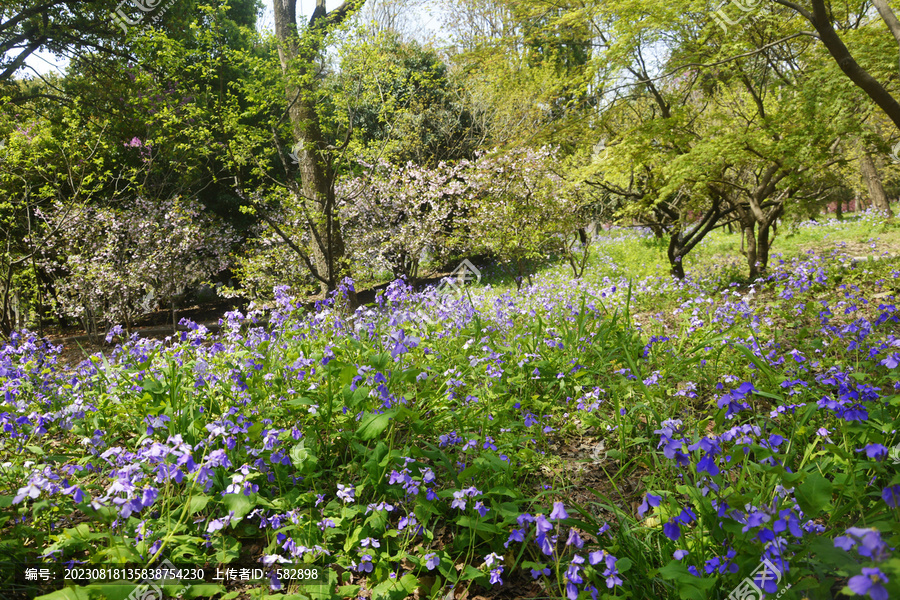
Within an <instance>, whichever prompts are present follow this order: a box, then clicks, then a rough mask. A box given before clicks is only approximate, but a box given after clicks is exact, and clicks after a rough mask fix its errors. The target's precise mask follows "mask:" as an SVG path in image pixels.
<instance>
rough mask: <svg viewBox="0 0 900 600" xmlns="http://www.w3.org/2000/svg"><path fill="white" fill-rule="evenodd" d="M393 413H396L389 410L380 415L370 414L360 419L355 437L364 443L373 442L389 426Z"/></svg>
mask: <svg viewBox="0 0 900 600" xmlns="http://www.w3.org/2000/svg"><path fill="white" fill-rule="evenodd" d="M395 412H396V411H393V410H389V411H387V412H383V413H381V414H380V415H376V414H372V413H369V414H367V415H366V416H364V417H363V418H362V421H361V422H360V424H359V428H358V429H357V430H356V435H357V436H359V438H360V439H362V440H365V441H368V440H374V439H375V438H377V437H378V436H380V435H381V434H382V433H384V430H385V429H387V426H388V425H390V423H391V418H393V416H394V414H395Z"/></svg>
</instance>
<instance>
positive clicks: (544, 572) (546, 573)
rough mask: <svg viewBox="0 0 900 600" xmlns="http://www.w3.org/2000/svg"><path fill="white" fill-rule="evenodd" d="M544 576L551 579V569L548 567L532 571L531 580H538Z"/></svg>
mask: <svg viewBox="0 0 900 600" xmlns="http://www.w3.org/2000/svg"><path fill="white" fill-rule="evenodd" d="M541 575H543V576H544V577H550V569H549V568H548V567H544V568H543V569H531V578H532V579H537V578H538V577H540V576H541Z"/></svg>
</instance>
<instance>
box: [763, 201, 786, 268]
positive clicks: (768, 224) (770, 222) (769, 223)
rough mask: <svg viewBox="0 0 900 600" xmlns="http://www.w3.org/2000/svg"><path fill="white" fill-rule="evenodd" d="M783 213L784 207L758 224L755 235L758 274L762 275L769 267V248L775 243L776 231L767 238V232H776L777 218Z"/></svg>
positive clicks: (777, 209)
mask: <svg viewBox="0 0 900 600" xmlns="http://www.w3.org/2000/svg"><path fill="white" fill-rule="evenodd" d="M783 212H784V205H781V206H779V207H777V208H776V209H774V210H773V211H772V212H771V214H769V215H768V216H767V218H766V220H765V221H764V222H763V223H760V224H759V232H758V233H757V235H756V262H757V263H759V267H758V268H757V273H758V274H763V273H765V272H766V269H767V268H768V266H769V248H770V247H771V245H772V242H773V241H775V235H777V231H773V235H772V237H771V238H770V237H769V230H770V229H772V230H776V227H777V223H778V218H779V217H781V215H782V213H783Z"/></svg>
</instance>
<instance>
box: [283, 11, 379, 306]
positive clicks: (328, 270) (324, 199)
mask: <svg viewBox="0 0 900 600" xmlns="http://www.w3.org/2000/svg"><path fill="white" fill-rule="evenodd" d="M273 5H274V9H275V11H274V12H275V36H276V37H277V38H278V56H279V59H280V62H281V69H282V73H283V74H284V78H285V99H286V100H287V106H288V116H289V118H290V120H291V129H292V132H293V137H294V141H295V142H296V144H295V146H294V150H295V152H296V157H297V162H298V164H299V172H300V179H301V186H300V189H299V193H298V196H299V197H298V198H297V200H298V202H300V203H301V204H302V205H303V206H304V207H306V209H307V210H306V211H305V214H307V215H308V226H309V234H310V242H311V253H310V254H311V258H312V264H313V265H314V267H315V270H316V271H317V273H315V275H317V279H319V284H320V289H321V291H322V292H323V293H325V292H329V291H333V290H335V289H336V288H337V285H338V283H339V282H340V281H341V279H342V278H343V277H344V276H347V275H349V265H348V264H347V263H346V260H345V256H344V254H345V248H344V240H343V237H342V235H341V227H340V222H339V220H338V217H337V203H336V202H335V196H334V169H333V167H332V164H331V157H330V156H329V150H328V147H327V142H326V140H325V137H324V136H323V134H322V129H321V125H320V123H319V115H318V111H317V107H316V106H315V99H314V91H315V85H316V82H315V76H314V73H313V71H314V69H313V65H314V64H315V61H316V59H317V58H318V56H319V54H320V51H321V47H322V42H323V40H324V36H325V34H326V32H327V27H329V26H334V25H337V24H338V23H340V22H341V21H342V20H344V19H345V18H346V17H348V16H349V15H351V14H353V12H354V11H355V10H356V9H357V8H359V7H360V6H361V5H362V2H361V1H359V0H350V1H348V2H344V3H343V4H342V5H341V6H340V7H338V8H336V9H334V10H332V11H331V12H330V13H327V12H326V10H325V0H317V1H316V8H315V11H313V14H312V17H311V18H310V21H309V25H308V26H307V28H306V29H305V30H304V39H303V40H301V39H300V35H299V33H298V29H297V0H273ZM352 296H353V297H352V298H351V299H350V301H351V302H350V303H351V307H352V308H355V306H356V298H355V296H356V294H355V293H353V294H352Z"/></svg>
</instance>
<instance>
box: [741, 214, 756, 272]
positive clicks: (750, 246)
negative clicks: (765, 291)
mask: <svg viewBox="0 0 900 600" xmlns="http://www.w3.org/2000/svg"><path fill="white" fill-rule="evenodd" d="M754 229H756V221H749V222H747V223H745V224H744V240H745V242H746V253H747V266H748V267H749V268H750V269H749V270H750V274H749V276H750V279H751V280H753V279H756V278H757V277H759V267H757V265H756V261H757V260H758V257H757V255H756V236H755V235H754Z"/></svg>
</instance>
